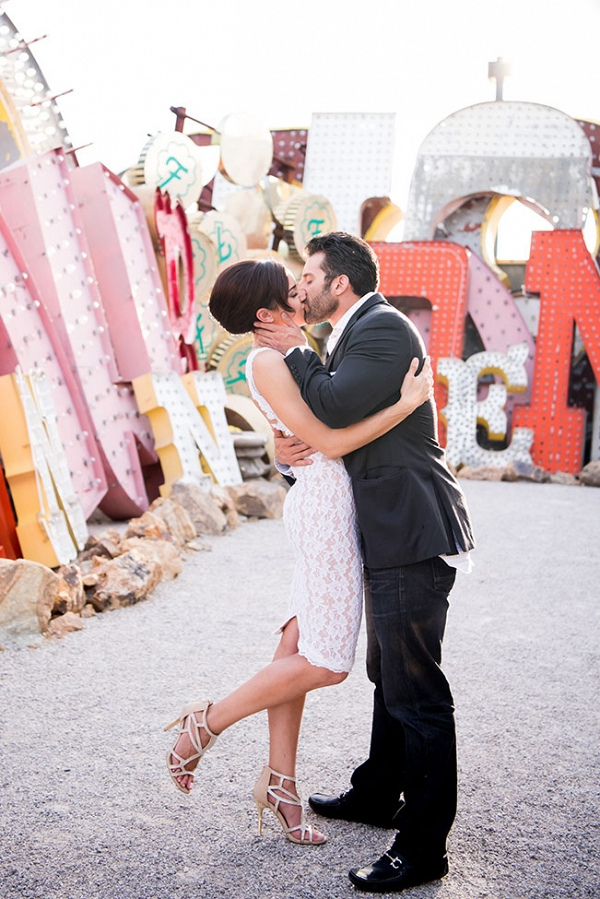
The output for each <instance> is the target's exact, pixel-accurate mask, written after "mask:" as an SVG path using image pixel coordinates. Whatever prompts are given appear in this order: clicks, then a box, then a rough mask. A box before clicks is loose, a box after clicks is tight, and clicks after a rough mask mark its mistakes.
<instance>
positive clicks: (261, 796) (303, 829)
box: [252, 765, 327, 846]
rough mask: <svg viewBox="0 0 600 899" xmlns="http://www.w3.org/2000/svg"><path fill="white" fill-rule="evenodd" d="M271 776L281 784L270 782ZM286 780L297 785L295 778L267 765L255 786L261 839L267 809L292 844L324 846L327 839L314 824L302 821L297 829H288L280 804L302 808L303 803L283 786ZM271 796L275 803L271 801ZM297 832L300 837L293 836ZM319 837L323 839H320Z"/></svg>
mask: <svg viewBox="0 0 600 899" xmlns="http://www.w3.org/2000/svg"><path fill="white" fill-rule="evenodd" d="M271 775H272V776H273V777H278V778H279V783H273V784H272V783H271V782H270V781H271ZM285 780H290V781H292V783H294V784H295V783H296V778H295V777H289V776H288V775H287V774H280V773H279V771H273V769H272V768H269V766H268V765H265V766H264V768H263V769H262V772H261V775H260V777H259V778H258V780H257V782H256V784H255V786H254V789H253V791H252V794H253V796H254V801H255V802H256V806H257V808H258V835H259V837H260V836H262V818H263V812H264V810H265V809H266V808H267V809H269V811H271V812H273V814H274V815H276V816H277V820H278V821H279V823H280V824H281V827H282V830H283V832H284V834H285V835H286V837H287V838H288V840H290V842H292V843H298V844H299V845H301V846H322V845H323V844H324V843H326V842H327V837H326V836H325V835H324V834H322V833H321V832H320V831H318V830H316V829H315V828H313V826H312V824H304V823H303V822H302V821H301V822H300V824H296V826H295V827H288V822H287V821H286V819H285V817H284V815H283V812H281V811H280V809H279V806H280V804H281V803H283V804H285V805H297V806H300V807H302V803H301V802H300V799H299V798H298V796H296V795H295V794H294V793H290V791H289V790H287V789H286V788H285V787H284V786H283V782H284V781H285ZM269 796H270V797H271V798H272V799H273V800H274V802H270V801H269ZM295 831H300V836H299V837H295V836H293V834H294V833H295ZM319 837H320V838H321V839H318V838H319Z"/></svg>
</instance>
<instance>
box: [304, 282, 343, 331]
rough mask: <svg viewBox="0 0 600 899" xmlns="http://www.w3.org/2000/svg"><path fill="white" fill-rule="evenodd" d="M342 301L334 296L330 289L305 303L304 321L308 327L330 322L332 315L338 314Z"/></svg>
mask: <svg viewBox="0 0 600 899" xmlns="http://www.w3.org/2000/svg"><path fill="white" fill-rule="evenodd" d="M339 305H340V301H339V300H337V299H336V298H335V297H334V296H332V294H331V292H330V291H329V289H328V288H325V289H324V290H322V291H321V293H319V294H317V296H316V297H313V299H312V300H309V299H308V298H307V299H306V300H305V301H304V321H305V323H306V324H307V325H318V324H321V322H327V321H329V318H330V316H331V315H333V313H334V312H337V310H338V308H339Z"/></svg>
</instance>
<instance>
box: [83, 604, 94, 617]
mask: <svg viewBox="0 0 600 899" xmlns="http://www.w3.org/2000/svg"><path fill="white" fill-rule="evenodd" d="M95 614H96V610H95V608H94V607H93V605H92V604H91V602H86V604H85V605H84V607H83V609H82V610H81V617H82V618H93V617H94V615H95Z"/></svg>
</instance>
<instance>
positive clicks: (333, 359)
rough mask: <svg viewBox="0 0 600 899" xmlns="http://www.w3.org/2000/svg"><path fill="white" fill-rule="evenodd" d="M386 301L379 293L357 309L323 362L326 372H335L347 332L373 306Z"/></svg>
mask: <svg viewBox="0 0 600 899" xmlns="http://www.w3.org/2000/svg"><path fill="white" fill-rule="evenodd" d="M386 302H387V300H386V299H385V297H384V296H383V294H381V293H375V294H373V296H372V297H369V299H368V300H366V302H364V303H363V304H362V306H361V307H360V309H357V310H356V312H355V313H354V315H353V316H352V318H351V319H350V321H349V322H348V324H347V325H346V327H345V328H344V330H343V331H342V333H341V334H340V339H339V340H338V342H337V343H336V345H335V348H334V350H333V353H332V354H331V355H330V356H329V358H328V359H327V360H326V362H325V367H326V369H327V371H331V370H332V369H333V370H334V371H335V367H336V365H337V364H338V363H339V361H340V358H341V354H342V350H343V348H344V346H345V343H346V339H347V337H348V332H349V331H350V330H351V329H352V328H353V327H354V325H355V324H356V322H357V321H358V320H359V319H361V318H362V316H363V315H365V314H366V313H367V312H368V311H369V310H370V309H372V308H373V306H377V305H378V304H379V303H386Z"/></svg>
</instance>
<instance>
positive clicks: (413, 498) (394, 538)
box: [285, 294, 474, 568]
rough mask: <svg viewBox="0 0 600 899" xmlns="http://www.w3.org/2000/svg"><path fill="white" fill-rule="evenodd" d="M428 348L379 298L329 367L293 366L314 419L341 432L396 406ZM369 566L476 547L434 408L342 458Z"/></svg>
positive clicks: (308, 357) (313, 357)
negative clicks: (416, 361) (412, 367)
mask: <svg viewBox="0 0 600 899" xmlns="http://www.w3.org/2000/svg"><path fill="white" fill-rule="evenodd" d="M424 355H425V348H424V345H423V341H422V339H421V336H420V334H419V332H418V331H417V329H416V328H415V326H414V325H413V324H412V322H411V321H410V320H409V319H408V318H407V317H406V316H405V315H402V313H401V312H399V311H398V310H397V309H394V307H393V306H391V305H390V304H389V303H388V302H387V301H386V300H385V299H384V297H383V296H382V295H381V294H375V295H374V296H372V297H370V298H369V299H368V300H366V301H365V303H363V305H362V306H361V307H360V308H359V309H358V311H357V312H356V313H355V315H353V316H352V318H351V319H350V321H349V323H348V325H347V326H346V328H345V329H344V331H343V333H342V335H341V337H340V339H339V342H338V343H337V345H336V347H335V349H334V351H333V353H332V355H331V357H330V358H329V359H328V360H327V365H326V366H324V365H323V364H322V362H321V360H320V359H319V357H318V356H317V354H316V353H313V352H310V351H307V350H302V349H296V350H293V351H292V352H291V353H288V355H287V356H286V360H285V361H286V363H287V365H288V367H289V369H290V371H291V373H292V375H293V377H294V379H295V380H296V381H297V383H298V384H299V386H300V389H301V392H302V397H303V399H304V400H305V402H306V403H308V405H309V406H310V408H311V409H312V410H313V412H314V413H315V415H316V416H317V417H318V418H320V419H321V421H323V422H325V424H327V425H328V426H329V427H332V428H343V427H346V426H347V425H349V424H352V423H353V422H356V421H360V420H361V419H363V418H365V416H367V415H370V414H372V413H373V412H377V411H378V410H379V409H383V408H384V407H386V406H389V405H391V404H392V403H395V402H396V401H397V400H398V398H399V396H400V387H401V385H402V381H403V379H404V376H405V375H406V372H407V371H408V368H409V366H410V363H411V360H412V359H413V358H414V357H415V356H417V357H418V358H419V359H421V360H422V359H423V358H424ZM344 462H345V464H346V468H347V470H348V472H349V474H350V477H351V479H352V486H353V490H354V496H355V501H356V511H357V516H358V523H359V527H360V531H361V535H362V541H363V554H364V562H365V565H366V566H367V567H368V568H395V567H398V566H401V565H409V564H411V563H414V562H421V561H423V560H424V559H429V558H433V557H434V556H438V555H443V554H448V555H454V554H456V553H457V552H460V551H463V550H468V549H472V548H473V546H474V541H473V534H472V530H471V523H470V520H469V513H468V511H467V508H466V504H465V499H464V496H463V493H462V490H461V489H460V487H459V485H458V483H457V481H456V479H455V478H454V477H453V476H452V474H451V473H450V471H449V470H448V467H447V465H446V462H445V456H444V451H443V450H442V448H441V447H440V445H439V443H438V441H437V416H436V410H435V405H434V403H433V402H431V401H430V402H427V403H424V404H423V405H422V406H420V407H419V408H418V409H416V410H415V411H414V412H413V413H412V415H409V416H408V418H406V419H405V420H404V421H402V422H400V424H399V425H397V426H396V427H395V428H393V429H392V430H391V431H388V433H387V434H384V435H383V437H379V438H378V439H377V440H374V441H373V442H372V443H369V444H367V445H366V446H363V447H361V448H360V449H357V450H354V452H352V453H349V454H348V455H347V456H345V457H344Z"/></svg>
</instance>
